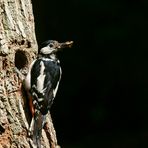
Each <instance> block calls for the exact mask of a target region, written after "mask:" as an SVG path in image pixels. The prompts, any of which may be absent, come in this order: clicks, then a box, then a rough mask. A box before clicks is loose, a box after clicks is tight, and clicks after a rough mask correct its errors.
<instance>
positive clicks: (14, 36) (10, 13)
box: [0, 0, 57, 148]
mask: <svg viewBox="0 0 148 148" xmlns="http://www.w3.org/2000/svg"><path fill="white" fill-rule="evenodd" d="M36 53H37V43H36V37H35V29H34V17H33V11H32V4H31V0H0V148H10V147H11V148H15V147H18V148H30V147H32V146H31V140H30V138H29V137H28V135H27V130H28V126H29V124H30V119H31V117H30V114H29V110H28V104H27V97H26V96H25V95H24V93H23V90H22V89H21V87H22V86H21V84H22V82H21V80H20V79H19V78H18V76H17V74H16V73H15V71H14V68H15V67H17V68H18V69H19V70H21V71H22V73H24V74H26V72H27V70H28V65H29V64H30V63H31V62H32V60H33V59H34V58H35V56H36ZM42 133H43V134H42V145H43V147H45V148H55V147H57V140H56V134H55V130H54V127H53V124H52V120H51V117H50V114H49V115H48V118H47V124H46V126H45V129H44V130H43V132H42Z"/></svg>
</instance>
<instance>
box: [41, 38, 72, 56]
mask: <svg viewBox="0 0 148 148" xmlns="http://www.w3.org/2000/svg"><path fill="white" fill-rule="evenodd" d="M72 44H73V41H67V42H64V43H59V42H58V41H55V40H47V41H45V42H43V43H42V44H41V46H40V47H39V54H42V55H51V54H56V53H57V52H58V51H60V50H61V49H63V48H68V47H71V46H72Z"/></svg>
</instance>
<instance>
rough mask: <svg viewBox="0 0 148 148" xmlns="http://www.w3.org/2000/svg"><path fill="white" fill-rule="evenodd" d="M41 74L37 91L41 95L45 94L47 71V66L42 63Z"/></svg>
mask: <svg viewBox="0 0 148 148" xmlns="http://www.w3.org/2000/svg"><path fill="white" fill-rule="evenodd" d="M40 66H41V68H40V74H39V76H38V78H37V90H38V91H39V92H40V93H44V91H45V89H44V80H45V75H44V70H45V66H44V63H43V62H42V61H41V62H40Z"/></svg>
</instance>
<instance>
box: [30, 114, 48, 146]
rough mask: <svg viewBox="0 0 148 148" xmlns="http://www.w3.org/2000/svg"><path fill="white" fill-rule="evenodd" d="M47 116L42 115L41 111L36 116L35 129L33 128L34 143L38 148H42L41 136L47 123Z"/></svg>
mask: <svg viewBox="0 0 148 148" xmlns="http://www.w3.org/2000/svg"><path fill="white" fill-rule="evenodd" d="M45 117H46V116H45V115H43V114H41V112H40V111H36V112H35V116H34V127H33V143H34V145H36V147H37V148H41V135H42V128H43V126H44V123H45Z"/></svg>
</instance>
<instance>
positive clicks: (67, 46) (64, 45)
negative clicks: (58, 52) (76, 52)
mask: <svg viewBox="0 0 148 148" xmlns="http://www.w3.org/2000/svg"><path fill="white" fill-rule="evenodd" d="M72 44H73V41H67V42H64V43H59V45H58V49H63V48H71V46H72Z"/></svg>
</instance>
